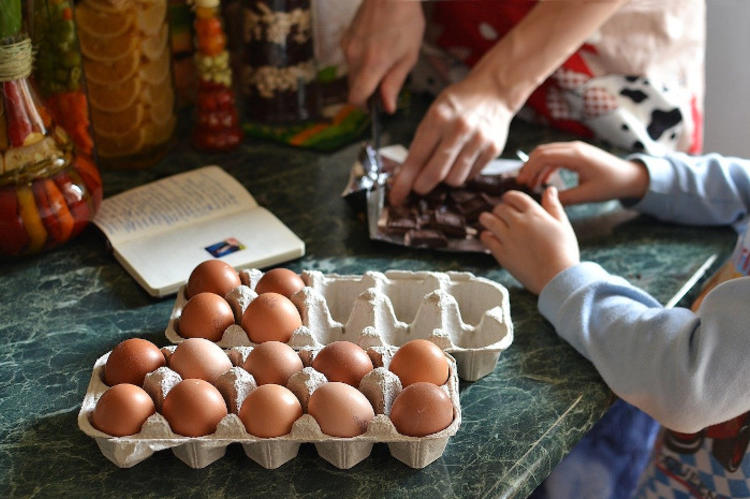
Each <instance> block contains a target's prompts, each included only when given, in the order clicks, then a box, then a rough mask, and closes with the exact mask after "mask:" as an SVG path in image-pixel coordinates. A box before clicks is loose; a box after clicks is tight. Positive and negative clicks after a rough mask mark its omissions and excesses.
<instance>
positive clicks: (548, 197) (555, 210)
mask: <svg viewBox="0 0 750 499" xmlns="http://www.w3.org/2000/svg"><path fill="white" fill-rule="evenodd" d="M542 207H543V208H544V209H545V210H546V211H547V213H549V214H550V215H552V216H553V217H554V218H555V219H557V220H558V221H560V222H565V221H567V220H568V216H567V215H566V214H565V210H564V209H563V207H562V204H560V199H559V198H558V196H557V188H556V187H554V186H552V187H548V188H547V189H546V190H545V191H544V194H542Z"/></svg>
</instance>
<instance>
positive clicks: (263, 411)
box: [240, 384, 302, 438]
mask: <svg viewBox="0 0 750 499" xmlns="http://www.w3.org/2000/svg"><path fill="white" fill-rule="evenodd" d="M300 416H302V405H301V404H300V403H299V400H297V397H295V396H294V394H293V393H292V392H291V390H288V389H287V388H285V387H283V386H281V385H275V384H269V385H263V386H259V387H258V388H256V389H255V390H253V391H252V392H250V394H249V395H248V396H247V398H246V399H245V401H244V402H242V408H240V419H241V420H242V423H243V424H244V425H245V429H247V432H248V433H250V434H251V435H255V436H256V437H261V438H272V437H280V436H282V435H286V434H288V433H289V432H290V431H292V425H293V424H294V422H295V421H297V419H299V418H300Z"/></svg>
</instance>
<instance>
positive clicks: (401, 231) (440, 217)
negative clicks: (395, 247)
mask: <svg viewBox="0 0 750 499" xmlns="http://www.w3.org/2000/svg"><path fill="white" fill-rule="evenodd" d="M387 188H388V185H387ZM510 189H518V190H522V191H524V192H526V193H529V191H528V190H527V189H526V188H525V187H523V186H521V185H519V184H518V183H517V182H516V180H515V178H514V177H509V176H508V175H479V176H477V177H475V178H474V179H473V180H471V181H469V182H468V183H467V184H466V186H463V187H459V188H455V187H449V186H447V185H445V184H440V185H438V186H437V187H436V188H435V189H433V190H432V191H431V192H429V193H428V194H426V195H424V196H418V195H417V194H415V193H414V192H412V193H411V194H409V196H408V197H407V199H406V201H405V202H404V204H403V205H401V206H387V207H386V208H385V209H384V211H383V213H384V215H385V217H384V218H385V220H383V222H382V223H380V224H379V226H380V228H381V230H383V232H385V234H387V235H390V236H392V237H396V238H399V239H400V238H401V237H403V242H404V244H405V245H407V246H426V247H430V248H442V247H446V246H449V247H450V248H459V247H462V248H463V247H467V248H468V247H470V248H476V247H477V245H479V247H481V243H478V241H477V237H478V234H479V233H480V232H481V231H482V230H484V227H482V225H481V224H480V223H479V221H478V218H479V215H480V214H481V213H482V212H485V211H492V209H493V207H494V206H495V205H497V204H498V203H500V201H501V200H502V195H503V194H504V193H505V192H506V191H508V190H510ZM535 198H537V196H535ZM386 200H387V196H386Z"/></svg>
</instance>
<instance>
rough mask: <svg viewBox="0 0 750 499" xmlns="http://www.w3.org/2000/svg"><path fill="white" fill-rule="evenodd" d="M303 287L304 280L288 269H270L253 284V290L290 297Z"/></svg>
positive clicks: (259, 292)
mask: <svg viewBox="0 0 750 499" xmlns="http://www.w3.org/2000/svg"><path fill="white" fill-rule="evenodd" d="M304 287H305V281H303V280H302V278H301V277H300V276H299V275H298V274H297V273H296V272H293V271H291V270H289V269H282V268H278V269H271V270H269V271H268V272H266V273H265V274H263V277H261V278H260V281H258V284H256V285H255V292H256V293H258V294H261V293H278V294H280V295H284V296H286V297H287V298H290V297H291V296H292V295H293V294H294V293H296V292H297V291H299V290H300V289H302V288H304Z"/></svg>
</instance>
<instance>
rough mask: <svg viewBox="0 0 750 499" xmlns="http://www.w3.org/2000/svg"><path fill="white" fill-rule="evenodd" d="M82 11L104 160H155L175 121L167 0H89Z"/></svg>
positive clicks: (128, 163)
mask: <svg viewBox="0 0 750 499" xmlns="http://www.w3.org/2000/svg"><path fill="white" fill-rule="evenodd" d="M75 19H76V25H77V27H78V38H79V42H80V47H81V53H82V55H83V69H84V73H85V76H86V83H87V88H88V96H89V104H90V105H91V122H92V125H93V129H94V139H95V142H96V150H97V153H98V157H99V160H100V164H102V165H103V166H112V167H126V168H127V167H131V168H139V167H145V166H150V165H152V164H154V163H156V162H157V161H158V160H159V159H161V157H162V156H163V155H164V153H166V150H167V147H168V145H169V143H170V141H171V139H172V135H173V132H174V128H175V123H176V118H175V113H174V97H175V96H174V88H173V86H172V77H171V69H170V61H171V51H170V47H169V28H168V24H167V0H82V1H81V2H78V3H77V4H76V9H75Z"/></svg>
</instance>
